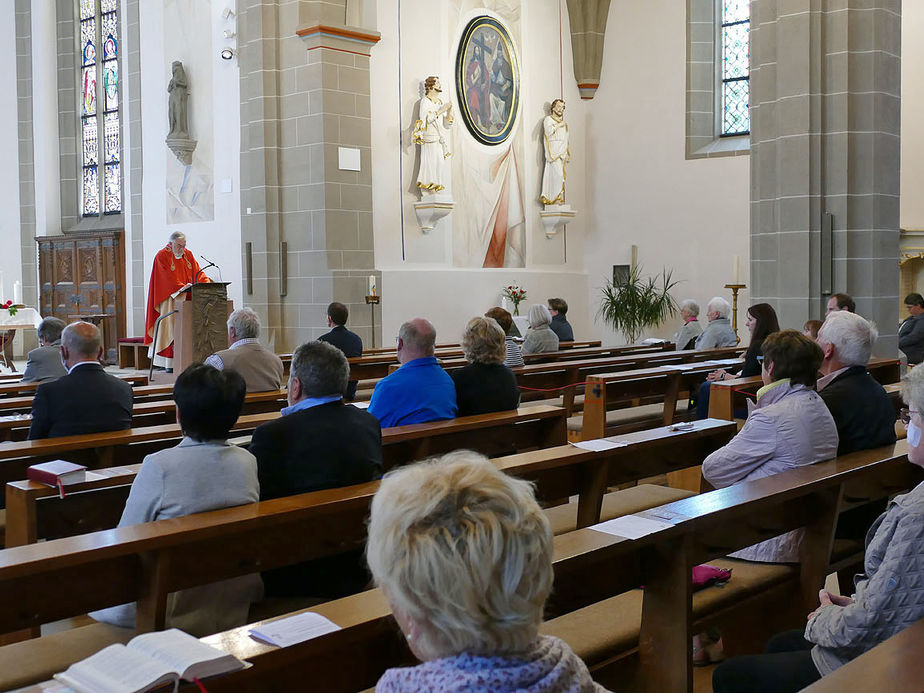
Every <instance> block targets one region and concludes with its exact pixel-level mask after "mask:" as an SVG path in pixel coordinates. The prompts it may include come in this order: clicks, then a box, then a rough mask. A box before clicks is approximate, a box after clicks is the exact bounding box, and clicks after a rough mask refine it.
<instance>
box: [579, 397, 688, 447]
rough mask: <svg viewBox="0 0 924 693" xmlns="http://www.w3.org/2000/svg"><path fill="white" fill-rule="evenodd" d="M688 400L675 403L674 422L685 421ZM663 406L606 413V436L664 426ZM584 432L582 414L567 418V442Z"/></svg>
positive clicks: (653, 405)
mask: <svg viewBox="0 0 924 693" xmlns="http://www.w3.org/2000/svg"><path fill="white" fill-rule="evenodd" d="M688 404H689V402H688V400H686V399H683V400H679V401H678V402H677V408H676V410H675V414H674V420H675V421H676V420H678V419H679V420H681V421H685V420H686V418H687V408H688ZM663 417H664V404H663V403H655V404H643V405H641V406H638V407H629V408H628V409H611V410H609V411H608V412H606V435H608V436H611V435H618V434H619V433H622V432H626V431H630V430H631V431H637V430H642V429H645V428H655V427H657V426H663V425H664V418H663ZM583 430H584V416H583V414H580V415H576V416H571V417H569V418H568V440H581V432H582V431H583Z"/></svg>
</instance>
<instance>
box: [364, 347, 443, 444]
mask: <svg viewBox="0 0 924 693" xmlns="http://www.w3.org/2000/svg"><path fill="white" fill-rule="evenodd" d="M367 411H368V412H369V413H370V414H372V415H373V416H375V418H377V419H378V420H379V423H380V424H381V425H382V428H389V427H390V426H403V425H404V424H414V423H426V422H428V421H441V420H443V419H454V418H455V416H456V412H457V411H458V409H457V407H456V386H455V385H454V384H453V382H452V378H450V377H449V374H448V373H447V372H446V371H445V370H443V367H442V366H440V365H439V363H437V361H436V357H434V356H427V357H425V358H421V359H414V360H413V361H408V362H407V363H405V364H404V365H402V366H401V368H399V369H398V370H396V371H395V372H394V373H392V374H391V375H389V376H387V377H385V378H382V379H381V380H380V381H379V383H378V385H376V386H375V390H373V392H372V401H371V402H370V403H369V409H368V410H367Z"/></svg>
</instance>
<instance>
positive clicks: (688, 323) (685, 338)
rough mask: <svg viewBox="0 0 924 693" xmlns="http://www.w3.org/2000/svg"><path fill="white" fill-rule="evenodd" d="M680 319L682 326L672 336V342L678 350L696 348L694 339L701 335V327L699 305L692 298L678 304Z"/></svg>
mask: <svg viewBox="0 0 924 693" xmlns="http://www.w3.org/2000/svg"><path fill="white" fill-rule="evenodd" d="M680 317H681V318H683V325H681V326H680V329H679V330H677V333H676V334H675V335H674V338H673V342H674V344H675V345H676V347H677V349H678V350H684V349H693V348H694V347H695V346H696V338H697V337H699V336H700V335H701V334H702V333H703V326H702V325H700V324H699V320H697V318H699V304H698V303H697V302H696V301H694V300H693V299H692V298H688V299H686V300H684V301H682V302H681V303H680Z"/></svg>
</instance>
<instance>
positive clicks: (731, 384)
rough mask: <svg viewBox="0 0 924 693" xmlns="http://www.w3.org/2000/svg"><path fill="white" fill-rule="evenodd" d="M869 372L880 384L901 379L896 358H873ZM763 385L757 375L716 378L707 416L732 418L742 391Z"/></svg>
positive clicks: (741, 401) (740, 403) (752, 390)
mask: <svg viewBox="0 0 924 693" xmlns="http://www.w3.org/2000/svg"><path fill="white" fill-rule="evenodd" d="M866 368H867V370H868V371H869V374H870V375H872V376H873V377H874V378H875V379H876V380H877V381H878V382H879V383H880V384H882V385H890V384H893V383H897V382H899V381H900V380H901V374H900V365H899V361H898V359H887V358H874V359H870V362H869V364H868V365H867V367H866ZM762 386H763V381H762V380H761V378H760V376H759V375H755V376H752V377H750V378H733V379H730V380H717V381H716V382H714V383H712V386H711V387H710V388H709V417H710V418H712V419H728V420H731V419H733V418H734V411H735V407H736V405H737V406H738V407H739V408H741V407H743V406H745V405H744V403H743V400H744V398H745V397H744V394H743V393H751V394H754V393H756V392H757V391H758V390H759V389H760V388H761V387H762Z"/></svg>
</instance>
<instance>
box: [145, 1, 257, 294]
mask: <svg viewBox="0 0 924 693" xmlns="http://www.w3.org/2000/svg"><path fill="white" fill-rule="evenodd" d="M199 2H200V0H159V1H158V2H147V1H145V2H142V3H141V4H140V13H141V27H142V31H141V100H142V103H143V105H144V114H145V118H144V127H143V135H142V136H143V138H144V183H143V192H144V267H145V280H144V281H145V295H147V281H148V276H149V274H150V268H151V263H152V262H153V258H154V254H155V253H156V252H157V251H158V250H160V249H161V248H162V247H164V245H166V243H167V239H168V236H169V235H170V233H171V232H172V231H174V230H179V231H182V232H183V233H185V234H186V236H187V245H188V247H189V249H190V250H191V251H192V252H193V253H194V254H195V255H196V258H197V259H198V260H199V262H200V264H205V263H204V262H202V260H201V258H199V256H200V255H204V256H205V257H207V258H209V259H210V260H213V261H215V262H216V263H217V264H218V266H219V267H220V268H221V272H220V273H219V272H218V271H216V270H215V269H214V268H213V269H210V270H207V272H206V273H207V274H208V275H209V276H210V277H212V278H213V279H219V278H221V279H223V280H224V281H230V282H233V283H232V284H231V286H229V287H228V293H229V297H230V298H231V299H232V300H233V301H234V303H235V305H236V306H240V305H243V280H242V275H243V272H242V267H241V212H240V190H239V184H240V151H241V148H240V125H241V120H240V76H239V69H238V64H237V59H236V58H235V59H233V60H229V61H225V60H222V59H221V57H220V56H219V51H220V50H221V48H222V47H223V46H224V45H226V44H228V43H231V44H232V45H233V44H234V39H231V40H230V41H229V40H228V39H225V38H224V37H223V36H222V31H223V30H224V29H226V28H233V27H234V23H233V21H232V22H231V23H229V22H228V21H226V20H224V19H222V17H221V12H222V10H224V8H225V7H231V8H232V9H236V7H235V5H236V3H235V2H233V1H229V0H212V2H210V3H209V8H208V10H207V11H201V10H202V8H201V4H199ZM190 3H196V4H192V5H190V8H192V11H190V12H187V13H185V14H183V13H182V12H175V11H174V10H175V9H176V8H178V7H179V10H182V9H183V7H181V6H184V5H187V4H190ZM168 7H169V8H170V12H169V13H168V12H167V11H166V9H167V8H168ZM197 7H198V8H199V10H198V11H196V8H197ZM168 16H169V17H173V18H174V19H171V20H170V21H167V19H166V18H167V17H168ZM179 16H182V17H183V19H184V21H183V22H182V25H181V26H173V24H176V23H177V20H176V19H175V18H176V17H179ZM176 36H183V37H190V38H188V40H185V39H184V40H183V41H179V40H178V39H176V38H174V37H176ZM168 37H169V39H168ZM168 46H169V48H168ZM168 50H169V52H170V53H171V54H169V55H168V54H167V53H168ZM181 53H182V54H181ZM173 60H182V61H183V64H184V67H185V69H186V73H187V76H188V78H189V84H190V95H189V111H190V129H192V130H193V132H192V133H191V136H192V137H193V139H197V140H201V141H202V142H203V143H204V145H203V150H204V151H205V152H206V154H203V153H201V152H200V157H201V156H205V160H203V161H202V162H201V166H202V169H201V170H205V171H208V170H209V169H210V171H211V175H212V180H214V182H215V189H214V191H213V192H214V218H213V219H211V220H209V221H198V222H187V223H177V224H168V223H167V204H168V201H167V178H168V167H173V166H174V162H175V161H176V159H175V157H174V155H173V153H172V152H171V151H170V150H169V149H168V148H167V145H166V144H165V143H164V140H165V139H166V137H167V131H168V125H167V84H168V83H169V81H170V76H171V75H170V65H171V63H172V61H173ZM203 84H204V85H209V84H210V85H211V86H210V87H206V88H205V89H204V91H205V93H202V91H197V85H203ZM197 108H198V109H200V111H201V113H209V112H210V113H212V114H214V117H208V118H205V119H203V118H202V117H201V113H200V115H196V110H197ZM194 161H195V160H194ZM193 168H194V169H195V168H196V166H194V167H193ZM223 181H230V184H231V192H229V193H228V192H222V183H223Z"/></svg>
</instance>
